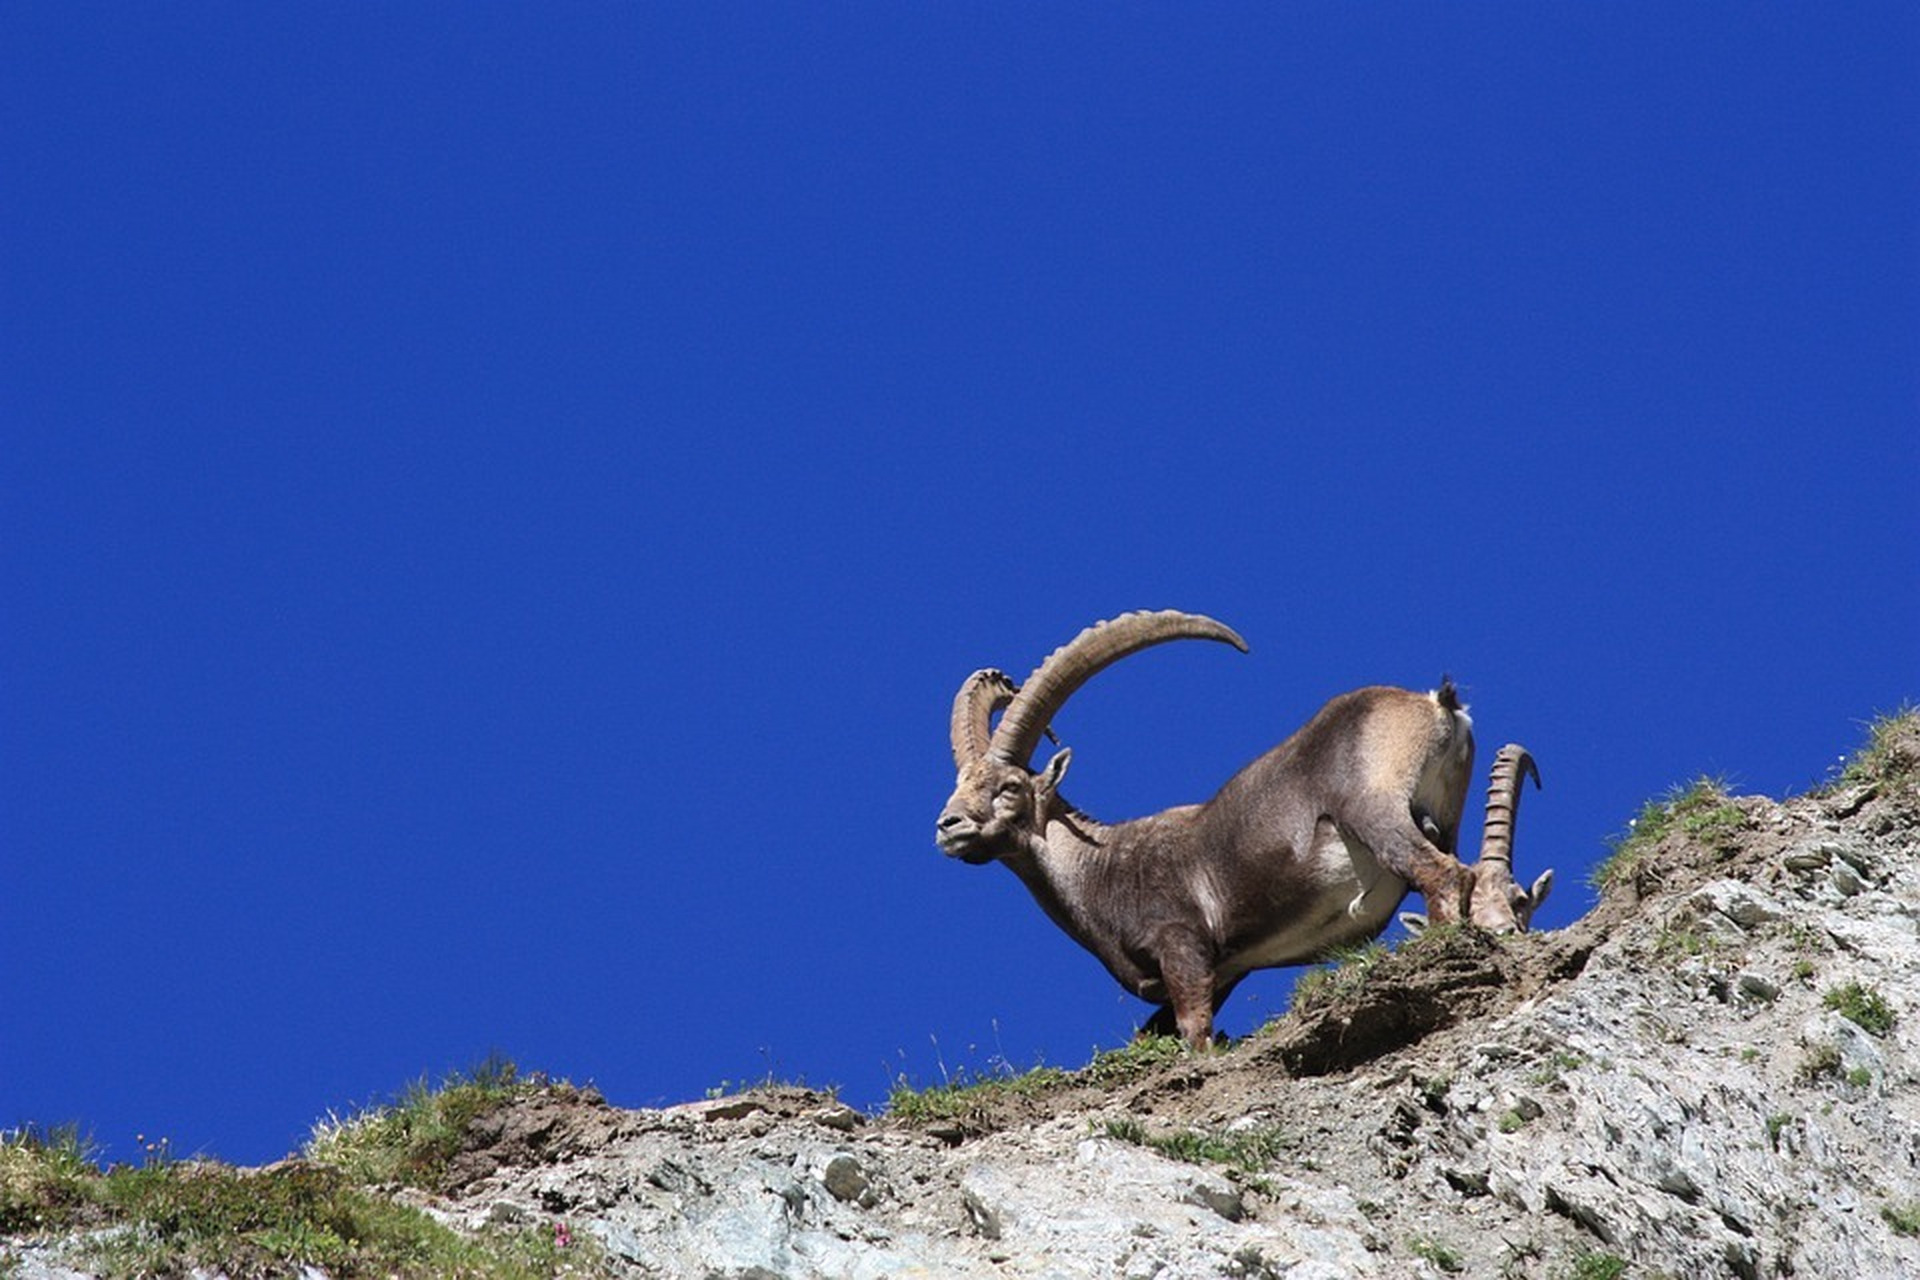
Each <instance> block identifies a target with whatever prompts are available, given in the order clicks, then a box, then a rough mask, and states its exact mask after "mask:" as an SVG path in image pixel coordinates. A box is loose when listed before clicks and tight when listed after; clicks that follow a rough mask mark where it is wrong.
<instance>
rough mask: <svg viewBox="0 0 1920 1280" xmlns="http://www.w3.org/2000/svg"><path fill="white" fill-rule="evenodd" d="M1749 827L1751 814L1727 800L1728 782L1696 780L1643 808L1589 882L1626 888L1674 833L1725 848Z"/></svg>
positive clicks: (1599, 886)
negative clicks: (1644, 862)
mask: <svg viewBox="0 0 1920 1280" xmlns="http://www.w3.org/2000/svg"><path fill="white" fill-rule="evenodd" d="M1745 823H1746V815H1745V814H1744V813H1742V812H1741V810H1740V806H1739V805H1737V804H1734V803H1733V801H1732V799H1731V797H1730V796H1729V795H1728V792H1727V784H1726V782H1725V780H1724V779H1721V778H1709V777H1705V776H1702V777H1699V778H1696V779H1694V780H1693V781H1692V782H1690V783H1687V784H1685V785H1684V786H1678V787H1675V788H1673V789H1672V790H1670V791H1669V792H1667V794H1666V795H1664V796H1660V797H1658V798H1656V799H1653V800H1649V801H1647V802H1646V804H1644V805H1642V806H1641V808H1640V812H1639V813H1638V814H1637V815H1635V817H1634V818H1633V820H1632V821H1630V822H1629V823H1627V829H1626V830H1625V831H1623V832H1621V833H1620V834H1619V835H1617V836H1615V837H1614V838H1613V839H1612V840H1611V841H1609V842H1608V843H1609V847H1610V852H1609V853H1608V856H1607V858H1606V859H1605V860H1604V861H1603V862H1601V863H1600V865H1599V866H1597V867H1595V868H1594V870H1593V873H1592V875H1591V877H1590V882H1591V883H1592V885H1593V887H1594V888H1596V889H1599V890H1602V891H1604V890H1606V889H1608V888H1610V887H1612V886H1614V885H1616V884H1619V883H1621V882H1622V881H1623V879H1624V878H1626V877H1627V876H1629V875H1631V874H1632V872H1633V871H1634V869H1635V868H1636V867H1637V866H1639V864H1640V862H1641V860H1642V859H1643V858H1645V857H1646V855H1647V854H1648V852H1650V851H1651V850H1652V849H1653V848H1654V846H1655V845H1657V844H1659V843H1660V841H1662V840H1664V839H1665V838H1666V837H1668V836H1669V835H1672V834H1674V833H1675V832H1678V833H1680V834H1683V835H1685V836H1687V837H1689V838H1690V839H1693V840H1697V841H1701V842H1703V843H1706V844H1710V845H1712V846H1713V847H1714V848H1716V849H1721V848H1725V847H1727V845H1728V844H1729V843H1730V841H1731V837H1732V836H1733V834H1734V833H1735V832H1736V831H1738V830H1739V829H1740V828H1741V827H1742V826H1743V825H1745Z"/></svg>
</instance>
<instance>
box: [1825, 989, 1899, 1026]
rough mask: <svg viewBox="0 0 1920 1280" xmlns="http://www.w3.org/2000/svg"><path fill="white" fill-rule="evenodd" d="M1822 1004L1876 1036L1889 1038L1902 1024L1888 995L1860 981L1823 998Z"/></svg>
mask: <svg viewBox="0 0 1920 1280" xmlns="http://www.w3.org/2000/svg"><path fill="white" fill-rule="evenodd" d="M1822 1003H1824V1004H1825V1005H1826V1006H1827V1008H1829V1009H1831V1010H1833V1011H1834V1012H1835V1013H1837V1014H1839V1015H1840V1016H1841V1017H1843V1018H1845V1019H1846V1020H1847V1021H1849V1022H1851V1023H1853V1024H1854V1025H1855V1026H1857V1027H1859V1028H1860V1029H1861V1030H1862V1031H1865V1032H1866V1033H1867V1034H1868V1035H1872V1036H1884V1035H1886V1034H1887V1032H1889V1031H1891V1030H1893V1024H1894V1023H1895V1022H1898V1021H1899V1017H1898V1015H1896V1014H1895V1013H1894V1011H1893V1006H1892V1005H1890V1004H1888V1003H1887V999H1886V997H1885V996H1883V995H1881V994H1880V993H1879V992H1878V991H1876V990H1875V989H1874V988H1872V987H1869V986H1866V985H1864V984H1862V983H1858V982H1849V983H1847V984H1846V985H1845V986H1840V987H1835V988H1833V989H1832V990H1830V991H1828V992H1827V994H1826V995H1825V997H1823V1000H1822Z"/></svg>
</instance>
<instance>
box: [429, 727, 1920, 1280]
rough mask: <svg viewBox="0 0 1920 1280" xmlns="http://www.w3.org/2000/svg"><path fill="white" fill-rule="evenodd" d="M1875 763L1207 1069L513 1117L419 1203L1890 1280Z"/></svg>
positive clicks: (1894, 1189)
mask: <svg viewBox="0 0 1920 1280" xmlns="http://www.w3.org/2000/svg"><path fill="white" fill-rule="evenodd" d="M1899 735H1900V736H1899V737H1898V739H1897V741H1896V744H1895V745H1896V746H1899V745H1900V744H1904V746H1903V747H1901V749H1902V750H1904V751H1906V753H1907V754H1906V755H1905V756H1904V757H1902V756H1900V755H1899V754H1898V753H1897V752H1896V755H1895V757H1894V758H1895V759H1896V760H1901V759H1904V760H1905V761H1907V764H1908V766H1909V767H1903V768H1902V769H1899V770H1893V771H1890V776H1887V777H1882V778H1878V779H1874V780H1868V781H1864V782H1860V783H1858V784H1857V785H1852V786H1848V787H1845V788H1842V789H1839V790H1836V791H1833V792H1830V793H1826V794H1822V795H1817V796H1810V797H1803V798H1799V799H1794V800H1790V801H1787V802H1784V803H1776V802H1773V801H1769V800H1765V799H1759V798H1742V799H1736V800H1728V799H1725V798H1723V797H1711V798H1710V799H1709V800H1708V801H1707V802H1705V803H1704V804H1699V805H1695V806H1694V807H1693V808H1692V809H1690V810H1689V811H1688V812H1687V813H1685V814H1684V815H1682V816H1683V817H1684V818H1685V820H1684V821H1676V822H1674V823H1672V824H1671V829H1670V830H1669V831H1668V832H1667V833H1666V834H1665V835H1664V836H1661V837H1659V838H1658V839H1655V840H1651V841H1646V842H1643V847H1641V848H1639V849H1638V850H1636V851H1635V852H1634V853H1633V854H1632V856H1631V857H1630V858H1628V859H1625V860H1623V862H1622V864H1621V865H1618V866H1616V867H1614V868H1613V869H1612V871H1611V873H1610V883H1609V886H1608V888H1607V890H1606V892H1605V893H1604V894H1603V896H1602V900H1601V903H1600V905H1599V906H1598V907H1597V908H1596V909H1595V911H1594V912H1593V913H1591V914H1590V915H1589V916H1588V917H1587V918H1586V919H1584V920H1582V921H1581V922H1580V923H1578V924H1576V925H1575V926H1573V927H1571V928H1569V929H1566V930H1562V931H1560V932H1558V933H1547V934H1538V935H1531V936H1527V937H1521V938H1515V939H1508V940H1505V941H1500V940H1496V939H1493V938H1490V937H1488V936H1486V935H1482V934H1479V933H1475V932H1471V931H1460V932H1450V933H1440V934H1437V935H1435V936H1433V937H1430V938H1425V939H1421V940H1420V941H1418V942H1415V943H1410V944H1408V945H1406V946H1403V947H1402V948H1400V949H1399V951H1397V952H1395V953H1392V954H1389V955H1384V956H1379V957H1376V958H1373V959H1371V960H1370V961H1366V962H1362V967H1360V968H1357V969H1356V970H1355V971H1354V972H1350V973H1343V974H1341V975H1339V976H1338V977H1337V978H1336V979H1335V980H1333V981H1330V982H1326V983H1323V984H1321V985H1320V988H1319V990H1317V991H1315V992H1313V993H1311V994H1309V995H1306V996H1303V997H1302V998H1301V999H1300V1000H1299V1001H1298V1004H1299V1006H1300V1007H1299V1008H1298V1009H1296V1010H1295V1011H1294V1012H1293V1013H1290V1014H1289V1015H1288V1016H1287V1017H1286V1018H1283V1019H1281V1020H1279V1021H1278V1022H1277V1023H1276V1024H1275V1025H1274V1026H1272V1027H1269V1028H1267V1029H1266V1030H1264V1031H1262V1032H1260V1033H1258V1034H1256V1035H1255V1036H1253V1037H1250V1038H1249V1039H1248V1040H1247V1041H1245V1042H1242V1043H1240V1044H1238V1045H1235V1046H1234V1047H1232V1048H1231V1049H1229V1050H1226V1051H1223V1052H1218V1053H1214V1054H1210V1055H1197V1056H1196V1055H1185V1054H1181V1055H1173V1056H1170V1057H1167V1058H1165V1059H1164V1060H1157V1061H1146V1060H1144V1058H1143V1060H1142V1063H1141V1064H1140V1065H1137V1066H1134V1067H1130V1068H1125V1069H1122V1068H1119V1067H1113V1066H1109V1068H1108V1069H1106V1070H1104V1071H1089V1072H1087V1073H1082V1074H1080V1075H1078V1076H1067V1077H1064V1078H1061V1079H1059V1080H1054V1081H1049V1082H1045V1083H1044V1084H1041V1085H1038V1086H1036V1087H1034V1088H1032V1089H1016V1088H1008V1089H985V1088H983V1089H980V1090H978V1091H977V1093H978V1094H979V1096H978V1098H977V1099H973V1100H971V1101H969V1100H968V1099H966V1098H964V1097H961V1098H959V1099H956V1100H955V1101H957V1102H959V1103H960V1104H961V1105H960V1106H959V1108H958V1113H957V1114H954V1115H949V1116H948V1117H947V1118H946V1119H944V1120H943V1121H941V1122H940V1123H937V1124H927V1123H912V1122H908V1121H905V1120H902V1119H898V1118H885V1117H882V1118H878V1119H870V1118H868V1117H865V1116H862V1115H859V1114H858V1113H855V1112H852V1111H850V1110H848V1109H847V1108H845V1107H842V1106H840V1105H838V1104H837V1103H836V1102H834V1100H833V1099H832V1098H831V1097H828V1096H826V1095H821V1094H816V1093H809V1092H805V1091H801V1090H779V1089H776V1090H767V1091H761V1092H757V1093H752V1094H747V1095H742V1096H739V1097H735V1098H727V1099H722V1100H718V1101H713V1102H706V1103H694V1104H689V1105H686V1106H681V1107H675V1108H670V1109H667V1110H664V1111H639V1112H625V1111H618V1110H615V1109H613V1108H610V1107H607V1106H605V1104H604V1103H599V1102H597V1101H594V1100H592V1099H587V1100H579V1099H575V1100H572V1101H569V1102H567V1103H566V1104H565V1105H564V1106H563V1107H562V1106H559V1104H554V1103H548V1104H542V1103H540V1102H538V1101H537V1100H536V1101H530V1102H528V1103H525V1104H522V1105H521V1106H520V1107H518V1108H515V1109H514V1110H513V1111H512V1112H510V1113H508V1115H506V1116H505V1117H503V1119H502V1123H503V1125H504V1126H505V1127H504V1128H503V1131H502V1132H501V1134H500V1135H499V1137H498V1140H497V1143H496V1145H499V1146H502V1147H505V1146H511V1147H512V1148H513V1151H514V1156H513V1158H512V1159H509V1160H504V1161H497V1162H494V1163H493V1165H492V1167H483V1166H485V1165H486V1164H487V1156H486V1149H485V1148H484V1147H483V1148H482V1149H481V1150H479V1151H477V1152H476V1153H475V1159H476V1160H477V1162H478V1163H476V1164H475V1165H474V1166H473V1167H474V1170H475V1172H474V1175H473V1176H472V1177H471V1178H470V1179H469V1180H467V1181H465V1182H464V1183H463V1184H461V1185H459V1186H458V1187H456V1188H454V1189H453V1192H452V1194H450V1195H449V1196H447V1197H445V1198H443V1199H441V1200H438V1201H436V1202H435V1208H436V1210H437V1211H438V1212H440V1213H443V1214H446V1215H448V1216H449V1217H450V1218H452V1219H455V1220H458V1221H463V1222H468V1223H479V1222H482V1221H486V1220H496V1221H497V1220H500V1219H502V1218H506V1219H510V1220H511V1219H517V1218H535V1219H540V1218H554V1219H557V1220H564V1221H566V1222H567V1223H569V1224H571V1229H572V1230H574V1231H586V1232H589V1233H591V1234H592V1235H593V1236H595V1237H596V1238H597V1239H598V1240H599V1241H601V1242H602V1243H603V1244H604V1245H605V1247H606V1250H607V1251H608V1254H609V1256H610V1259H611V1261H612V1264H613V1265H614V1267H615V1268H616V1269H617V1270H619V1271H620V1272H622V1273H625V1274H632V1275H644V1276H654V1275H658V1276H708V1277H730V1278H733V1280H749V1278H752V1280H762V1278H764V1277H773V1276H836V1277H839V1276H846V1277H868V1276H873V1277H879V1276H911V1275H924V1276H943V1277H968V1276H994V1277H1026V1276H1032V1277H1042V1276H1048V1277H1052V1276H1059V1277H1070V1276H1100V1277H1107V1276H1127V1277H1141V1278H1143V1280H1144V1278H1146V1277H1186V1276H1288V1277H1297V1278H1299V1280H1306V1278H1309V1277H1368V1276H1379V1277H1390V1276H1393V1277H1397V1276H1411V1275H1442V1274H1447V1273H1452V1272H1458V1273H1461V1274H1468V1275H1487V1276H1493V1275H1504V1276H1516V1277H1565V1276H1571V1275H1590V1276H1603V1275H1619V1274H1631V1275H1643V1276H1652V1275H1660V1274H1666V1275H1672V1276H1685V1277H1705V1276H1721V1275H1724V1276H1736V1277H1761V1276H1788V1275H1799V1276H1848V1277H1889V1278H1891V1277H1897V1276H1911V1275H1920V1239H1916V1238H1915V1235H1914V1234H1913V1233H1914V1232H1915V1231H1916V1230H1920V1088H1917V1087H1916V1084H1917V1081H1916V1062H1917V1061H1920V1059H1917V1058H1916V1036H1917V1035H1920V792H1916V787H1915V771H1914V769H1913V768H1911V767H1910V766H1911V762H1912V761H1913V760H1915V759H1920V726H1916V724H1915V722H1914V721H1912V720H1911V719H1909V720H1908V721H1907V722H1906V723H1905V724H1904V725H1903V726H1902V727H1901V729H1900V731H1899ZM543 1105H546V1106H548V1107H549V1108H550V1109H551V1108H557V1109H554V1110H552V1113H551V1114H545V1113H543V1112H542V1110H541V1107H542V1106H543ZM507 1130H512V1132H511V1133H509V1132H507ZM530 1131H538V1132H540V1133H543V1134H545V1135H546V1136H545V1137H544V1139H542V1140H541V1141H537V1142H529V1141H528V1140H527V1139H526V1136H525V1135H526V1133H527V1132H530Z"/></svg>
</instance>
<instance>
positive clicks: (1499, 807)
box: [1480, 742, 1540, 867]
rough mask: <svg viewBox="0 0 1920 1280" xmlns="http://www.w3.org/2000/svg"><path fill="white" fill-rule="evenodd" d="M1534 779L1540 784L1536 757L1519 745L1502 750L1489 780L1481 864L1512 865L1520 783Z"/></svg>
mask: <svg viewBox="0 0 1920 1280" xmlns="http://www.w3.org/2000/svg"><path fill="white" fill-rule="evenodd" d="M1526 777H1531V778H1532V779H1533V785H1534V786H1536V787H1538V786H1539V785H1540V770H1539V768H1538V767H1537V766H1535V764H1534V763H1533V756H1531V755H1530V754H1528V752H1527V749H1526V748H1525V747H1523V746H1521V745H1520V744H1519V743H1517V742H1509V743H1508V744H1507V745H1506V746H1504V747H1502V748H1500V753H1499V754H1498V755H1496V756H1494V758H1493V770H1492V773H1491V774H1490V775H1489V776H1488V778H1487V821H1486V826H1485V827H1484V828H1483V829H1482V835H1481V837H1480V861H1482V862H1504V863H1506V864H1507V865H1508V866H1509V867H1511V866H1512V865H1513V824H1514V822H1515V821H1516V820H1517V819H1518V817H1519V815H1520V781H1521V779H1522V778H1526Z"/></svg>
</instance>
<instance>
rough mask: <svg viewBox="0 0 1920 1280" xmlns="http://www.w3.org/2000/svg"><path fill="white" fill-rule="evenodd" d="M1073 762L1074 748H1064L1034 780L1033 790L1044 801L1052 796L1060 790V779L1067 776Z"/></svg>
mask: <svg viewBox="0 0 1920 1280" xmlns="http://www.w3.org/2000/svg"><path fill="white" fill-rule="evenodd" d="M1072 760H1073V748H1072V747H1062V748H1061V749H1060V750H1059V751H1057V752H1055V753H1054V757H1053V759H1051V760H1049V761H1047V767H1046V768H1045V769H1044V770H1042V771H1041V773H1040V776H1039V777H1038V778H1036V779H1035V780H1034V784H1033V789H1034V791H1035V792H1037V793H1038V794H1039V795H1040V796H1041V797H1042V798H1043V799H1044V798H1047V797H1050V796H1052V795H1053V794H1054V793H1055V792H1056V791H1058V790H1059V789H1060V779H1062V778H1064V777H1066V776H1067V765H1068V764H1069V763H1070V762H1071V761H1072Z"/></svg>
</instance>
